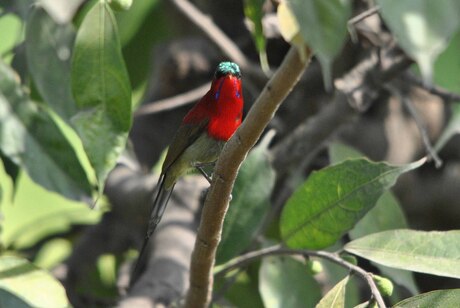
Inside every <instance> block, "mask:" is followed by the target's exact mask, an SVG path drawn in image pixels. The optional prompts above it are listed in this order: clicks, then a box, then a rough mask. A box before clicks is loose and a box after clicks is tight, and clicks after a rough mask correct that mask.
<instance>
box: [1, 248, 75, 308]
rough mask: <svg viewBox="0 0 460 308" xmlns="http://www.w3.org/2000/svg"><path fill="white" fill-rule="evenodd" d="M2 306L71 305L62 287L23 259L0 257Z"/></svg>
mask: <svg viewBox="0 0 460 308" xmlns="http://www.w3.org/2000/svg"><path fill="white" fill-rule="evenodd" d="M0 290H1V292H0V304H1V306H2V307H70V304H69V302H68V300H67V295H66V292H65V290H64V287H63V286H62V285H61V284H60V283H59V282H58V281H57V280H56V279H55V278H54V277H53V276H51V275H50V274H49V273H47V272H46V271H44V270H42V269H39V268H38V267H36V266H35V265H33V264H31V263H29V262H28V261H27V260H26V259H23V258H19V257H13V256H2V257H0Z"/></svg>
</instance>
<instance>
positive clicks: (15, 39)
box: [0, 14, 23, 62]
mask: <svg viewBox="0 0 460 308" xmlns="http://www.w3.org/2000/svg"><path fill="white" fill-rule="evenodd" d="M22 26H23V24H22V22H21V19H20V18H19V17H18V16H16V15H13V14H8V15H4V16H2V17H1V18H0V29H2V39H1V40H0V55H1V56H2V58H4V57H5V55H6V54H7V53H8V52H11V51H12V50H13V48H14V46H15V45H16V44H18V43H19V42H20V41H21V37H22V35H21V27H22ZM11 56H12V54H11ZM11 58H12V57H8V58H7V59H8V60H5V58H4V60H5V61H7V62H9V60H11Z"/></svg>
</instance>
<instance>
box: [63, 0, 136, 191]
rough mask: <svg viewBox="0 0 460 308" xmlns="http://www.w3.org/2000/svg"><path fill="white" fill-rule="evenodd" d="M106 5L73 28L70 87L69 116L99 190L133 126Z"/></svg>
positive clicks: (127, 85)
mask: <svg viewBox="0 0 460 308" xmlns="http://www.w3.org/2000/svg"><path fill="white" fill-rule="evenodd" d="M117 31H118V30H117V25H116V22H115V18H114V16H113V13H112V11H111V9H110V7H109V6H108V5H107V4H106V3H104V2H103V1H98V2H97V3H96V4H95V5H94V6H93V7H92V8H91V10H90V11H89V12H88V14H87V15H86V16H85V18H84V20H83V22H82V24H81V26H80V28H79V30H78V33H77V38H76V42H75V48H74V53H73V58H72V72H71V77H72V91H73V95H74V98H75V101H76V102H77V107H78V108H79V110H80V112H79V113H78V114H77V115H76V116H75V117H74V118H73V119H72V120H73V124H74V126H75V127H76V130H77V133H78V135H79V136H80V138H81V139H82V142H83V147H84V148H85V151H86V153H87V155H88V159H89V161H90V163H91V165H92V166H93V168H94V170H95V171H96V176H97V179H98V182H99V189H100V190H102V187H103V183H104V181H105V178H106V177H107V174H108V172H109V171H110V170H111V169H112V168H113V167H114V166H115V163H116V159H117V158H118V156H119V154H120V153H121V151H122V150H123V149H124V146H125V144H126V140H127V136H128V131H129V129H130V126H131V86H130V82H129V78H128V73H127V71H126V67H125V63H124V61H123V57H122V54H121V48H120V40H119V38H118V32H117Z"/></svg>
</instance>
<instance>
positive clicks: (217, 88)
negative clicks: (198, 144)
mask: <svg viewBox="0 0 460 308" xmlns="http://www.w3.org/2000/svg"><path fill="white" fill-rule="evenodd" d="M242 116H243V93H242V89H241V79H240V78H238V77H237V76H233V75H225V76H222V77H219V78H217V79H215V80H213V82H212V85H211V89H210V90H209V91H208V93H206V95H205V96H204V97H203V98H202V99H201V100H200V101H199V102H198V103H197V104H196V105H195V106H194V107H193V108H192V109H191V110H190V111H189V113H188V114H187V115H186V116H185V118H184V120H183V123H184V124H195V125H199V124H201V123H203V122H204V121H207V122H208V124H207V127H206V130H207V132H208V134H209V136H210V137H212V138H214V139H217V140H223V141H227V140H228V139H230V137H231V136H232V135H233V133H234V132H235V131H236V129H237V128H238V127H239V126H240V124H241V120H242Z"/></svg>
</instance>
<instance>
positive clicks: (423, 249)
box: [345, 230, 460, 278]
mask: <svg viewBox="0 0 460 308" xmlns="http://www.w3.org/2000/svg"><path fill="white" fill-rule="evenodd" d="M458 243H460V231H447V232H424V231H414V230H391V231H384V232H380V233H375V234H371V235H368V236H366V237H363V238H360V239H357V240H354V241H352V242H350V243H348V244H346V245H345V250H346V251H348V252H351V253H354V254H356V255H358V256H361V257H363V258H365V259H368V260H371V261H373V262H376V263H379V264H382V265H385V266H389V267H394V268H400V269H404V270H410V271H414V272H421V273H427V274H432V275H439V276H445V277H453V278H460V259H459V257H458V256H460V245H458Z"/></svg>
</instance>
